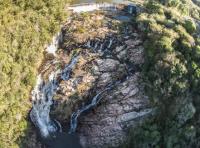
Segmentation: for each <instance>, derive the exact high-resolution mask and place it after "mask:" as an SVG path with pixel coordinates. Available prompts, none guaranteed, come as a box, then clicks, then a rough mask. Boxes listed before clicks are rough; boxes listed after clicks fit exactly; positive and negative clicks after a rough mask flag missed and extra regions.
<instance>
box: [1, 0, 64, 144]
mask: <svg viewBox="0 0 200 148" xmlns="http://www.w3.org/2000/svg"><path fill="white" fill-rule="evenodd" d="M66 2H67V0H0V30H1V31H0V42H1V43H0V82H1V84H0V139H1V140H0V148H12V147H18V144H17V143H19V142H20V138H19V136H23V134H24V131H25V129H27V128H28V126H29V125H28V123H27V120H26V118H27V114H28V110H29V109H30V107H31V105H30V101H29V99H30V96H29V95H30V90H31V88H32V87H33V86H34V83H35V79H36V74H37V68H38V67H39V65H40V64H41V60H42V57H43V54H42V53H43V51H44V45H45V44H47V43H49V42H50V41H51V38H52V36H53V35H54V34H55V33H56V32H57V31H58V29H59V27H60V24H61V23H62V22H63V20H65V19H66V12H65V11H64V6H65V4H66Z"/></svg>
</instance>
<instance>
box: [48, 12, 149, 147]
mask: <svg viewBox="0 0 200 148" xmlns="http://www.w3.org/2000/svg"><path fill="white" fill-rule="evenodd" d="M120 15H124V14H120ZM115 17H116V16H110V15H109V16H108V15H105V14H104V13H102V12H101V13H95V12H94V13H91V14H84V16H83V14H74V16H72V18H71V20H69V21H68V22H67V23H66V25H65V26H64V27H63V29H62V32H63V44H62V45H61V47H62V50H59V51H58V53H57V57H56V58H57V60H58V61H60V62H59V63H60V65H59V66H60V67H64V66H63V65H66V63H69V59H71V57H72V56H73V55H74V54H75V53H76V54H77V53H78V55H79V58H78V60H77V63H76V65H75V67H74V68H73V69H72V72H71V73H70V76H69V77H70V78H69V79H67V80H65V81H62V80H61V81H60V83H59V89H58V91H57V92H58V93H57V94H56V95H55V96H54V105H53V110H52V112H51V115H52V116H53V117H55V118H56V119H57V120H58V121H60V122H61V123H63V124H65V125H66V123H69V122H70V117H71V115H72V113H73V112H76V111H77V110H78V109H80V108H83V107H84V106H86V105H87V104H89V102H91V99H92V98H93V97H94V96H95V95H97V94H98V93H100V92H102V91H103V90H104V89H105V88H106V87H107V86H108V85H110V84H114V86H113V87H112V88H111V89H108V90H106V91H105V92H104V93H102V94H101V96H100V97H102V99H101V100H100V102H99V103H98V104H96V106H95V107H94V106H93V108H92V109H90V110H87V111H86V112H84V113H83V114H81V115H80V116H79V117H78V124H77V125H78V127H77V130H76V132H77V134H78V135H79V137H80V142H81V144H82V146H83V147H86V148H88V147H92V148H95V147H97V148H101V147H103V148H105V147H107V146H113V147H117V146H118V145H119V144H120V143H121V142H123V141H124V140H125V139H126V136H127V130H128V129H129V128H130V127H137V126H138V124H139V123H141V122H143V120H145V119H146V118H147V117H148V116H149V115H151V114H152V108H151V106H150V102H149V99H148V97H147V96H145V94H144V90H143V86H142V84H141V82H140V75H141V66H142V64H143V62H144V57H143V52H144V48H143V46H142V39H141V37H140V35H139V33H138V32H137V31H136V29H135V28H134V25H133V24H132V23H131V22H124V21H121V20H117V19H115ZM129 17H131V16H129ZM91 26H92V27H91ZM63 49H64V50H63ZM116 82H117V83H116ZM63 124H62V125H63ZM64 128H65V127H64Z"/></svg>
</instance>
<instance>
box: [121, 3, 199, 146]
mask: <svg viewBox="0 0 200 148" xmlns="http://www.w3.org/2000/svg"><path fill="white" fill-rule="evenodd" d="M144 9H145V11H144V12H142V13H141V14H139V16H138V17H137V19H136V22H137V25H138V29H139V30H140V31H142V32H143V33H144V46H145V64H144V67H143V80H144V84H145V88H146V93H147V95H148V96H149V98H150V99H151V102H152V105H153V106H156V107H158V115H157V116H156V117H155V118H154V119H152V120H150V121H147V122H145V123H144V124H143V125H141V127H140V128H137V129H134V130H133V131H131V132H130V138H129V139H128V140H127V142H126V144H125V145H124V146H123V147H126V148H160V147H164V148H175V147H176V148H198V147H200V142H199V141H200V136H199V135H200V128H199V121H200V117H199V111H200V108H199V105H200V91H199V90H200V38H199V32H198V26H197V23H196V22H197V21H199V20H200V8H199V7H198V6H197V5H195V4H194V3H193V2H192V1H191V0H149V1H148V2H146V3H145V4H144Z"/></svg>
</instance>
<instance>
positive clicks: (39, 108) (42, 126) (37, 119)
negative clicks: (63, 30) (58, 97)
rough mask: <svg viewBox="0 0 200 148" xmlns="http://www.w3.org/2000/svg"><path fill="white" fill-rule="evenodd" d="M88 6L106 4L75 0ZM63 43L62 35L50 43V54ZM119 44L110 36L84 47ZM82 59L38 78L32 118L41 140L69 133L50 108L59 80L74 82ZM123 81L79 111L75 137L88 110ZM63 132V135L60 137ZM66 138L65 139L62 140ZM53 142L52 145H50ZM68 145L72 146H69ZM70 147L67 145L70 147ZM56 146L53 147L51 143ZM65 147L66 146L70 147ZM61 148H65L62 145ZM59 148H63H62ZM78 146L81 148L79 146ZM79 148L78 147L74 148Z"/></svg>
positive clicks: (75, 115) (74, 124) (98, 48)
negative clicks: (73, 78) (80, 119)
mask: <svg viewBox="0 0 200 148" xmlns="http://www.w3.org/2000/svg"><path fill="white" fill-rule="evenodd" d="M82 2H83V3H86V2H102V1H89V0H85V1H74V3H76V4H77V3H78V4H79V3H82ZM103 2H122V0H116V1H113V0H112V1H103ZM61 41H62V35H61V34H59V33H58V34H57V35H56V36H55V37H54V38H53V41H52V44H50V45H49V46H48V47H47V48H46V51H47V52H48V53H51V54H53V55H54V56H56V50H57V49H58V46H59V43H60V42H61ZM114 42H115V39H114V38H112V37H108V40H105V41H103V42H101V41H92V40H91V41H88V42H87V43H86V44H85V45H84V46H86V47H87V48H91V49H93V51H94V52H105V51H107V50H108V49H110V48H111V46H113V44H114ZM78 60H79V55H74V56H73V57H72V59H71V61H70V62H69V63H68V64H67V65H65V67H64V69H59V70H56V71H53V72H51V74H50V75H49V77H48V80H44V79H43V77H42V74H39V75H38V78H37V83H36V86H35V88H34V89H33V91H32V102H33V103H32V104H33V107H32V110H31V112H30V118H31V121H32V122H33V124H34V125H35V126H36V127H37V128H38V129H39V131H40V134H41V137H42V138H44V139H48V138H49V137H55V136H56V135H59V136H58V137H63V135H65V134H66V133H63V134H62V127H61V125H60V123H59V122H58V121H56V120H55V119H51V118H50V109H51V105H53V97H54V95H55V94H56V92H57V90H58V89H59V81H60V80H63V81H67V80H69V79H70V75H71V72H72V70H73V69H74V67H75V65H76V63H77V62H78ZM57 62H58V61H56V60H53V61H52V62H51V63H49V64H48V65H46V66H45V67H44V70H43V71H42V72H41V73H43V72H44V71H45V70H46V69H48V68H49V67H50V66H51V64H56V63H57ZM119 82H120V81H117V82H114V83H112V84H110V85H108V86H107V87H105V89H104V90H102V91H101V92H99V93H97V94H96V95H95V96H94V97H93V98H92V99H91V102H90V103H89V104H88V105H86V106H83V107H81V108H80V109H78V110H77V111H75V112H74V113H73V114H72V115H71V121H70V124H71V125H70V130H69V133H70V134H72V133H74V132H75V131H76V128H77V125H78V121H77V120H78V117H79V116H80V115H81V114H82V113H83V112H85V111H87V110H89V109H91V108H93V107H95V106H96V105H97V104H98V103H99V101H100V100H101V99H102V95H103V94H104V93H105V92H106V91H108V90H110V89H112V88H113V87H114V86H115V85H116V84H118V83H119ZM59 133H60V134H59ZM60 139H62V138H60ZM49 143H51V142H48V144H49ZM67 144H68V143H67ZM67 144H66V145H67ZM50 145H53V144H50ZM66 145H65V146H63V147H66ZM60 147H61V146H60ZM60 147H59V148H60ZM77 147H78V146H77ZM74 148H75V147H74Z"/></svg>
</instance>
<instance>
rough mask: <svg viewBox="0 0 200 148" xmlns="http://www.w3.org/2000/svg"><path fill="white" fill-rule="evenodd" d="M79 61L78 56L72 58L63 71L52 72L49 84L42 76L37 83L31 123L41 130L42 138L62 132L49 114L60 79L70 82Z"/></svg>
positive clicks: (33, 96) (33, 97)
mask: <svg viewBox="0 0 200 148" xmlns="http://www.w3.org/2000/svg"><path fill="white" fill-rule="evenodd" d="M77 61H78V56H77V55H75V56H74V57H72V60H71V61H70V63H69V64H68V65H67V66H65V68H64V69H63V70H62V71H61V70H57V71H56V72H52V73H51V74H50V75H49V78H48V82H44V80H43V79H42V76H41V74H40V75H39V76H38V78H37V83H36V86H35V88H34V90H33V91H32V101H33V107H32V110H31V112H30V118H31V121H32V122H33V123H34V125H35V126H36V127H37V128H39V131H40V134H41V136H42V137H44V138H46V137H49V136H51V135H52V134H54V133H56V132H62V128H61V126H60V123H59V122H58V121H56V120H51V119H50V116H49V113H50V108H51V105H52V104H53V96H54V94H55V93H56V91H57V90H58V87H59V85H58V81H57V79H58V77H59V75H60V77H61V79H63V80H68V79H69V76H70V73H71V71H72V70H73V68H74V65H75V64H76V63H77Z"/></svg>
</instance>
